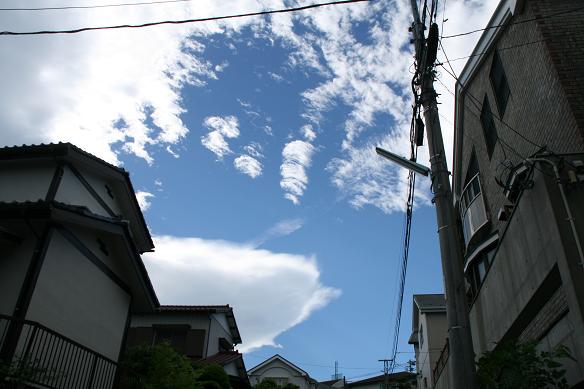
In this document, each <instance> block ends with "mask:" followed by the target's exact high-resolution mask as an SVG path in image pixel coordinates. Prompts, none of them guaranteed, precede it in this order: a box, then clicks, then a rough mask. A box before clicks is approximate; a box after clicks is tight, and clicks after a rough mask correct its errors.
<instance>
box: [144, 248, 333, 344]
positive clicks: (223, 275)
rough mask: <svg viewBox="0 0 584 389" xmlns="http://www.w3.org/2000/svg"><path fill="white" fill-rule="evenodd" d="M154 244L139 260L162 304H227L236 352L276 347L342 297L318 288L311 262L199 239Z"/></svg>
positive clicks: (291, 256)
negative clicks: (237, 336) (237, 340)
mask: <svg viewBox="0 0 584 389" xmlns="http://www.w3.org/2000/svg"><path fill="white" fill-rule="evenodd" d="M154 242H155V245H156V251H155V252H153V253H146V254H144V261H145V263H146V266H147V268H148V272H149V273H150V275H151V278H152V282H153V284H154V287H155V289H156V293H157V294H158V297H159V299H160V301H161V303H163V304H229V305H231V306H232V307H233V308H234V310H235V315H236V319H237V324H238V326H239V329H240V332H241V334H242V338H243V345H242V346H241V347H240V350H241V351H250V350H251V349H254V348H258V347H261V346H266V345H275V344H276V337H277V336H278V335H279V334H281V333H282V332H284V331H286V330H287V329H289V328H291V327H293V326H295V325H296V324H298V323H300V322H302V321H304V320H306V319H307V318H308V317H309V316H310V315H311V314H312V312H314V311H315V310H317V309H320V308H322V307H324V306H326V305H327V304H328V303H329V302H330V301H332V300H333V299H335V298H337V297H338V296H339V295H340V293H341V292H340V290H338V289H336V288H331V287H327V286H323V285H322V284H321V282H320V272H319V270H318V267H317V264H316V260H315V258H312V257H306V256H303V255H295V254H286V253H274V252H271V251H268V250H261V249H256V248H253V247H251V246H247V245H241V244H235V243H230V242H225V241H211V240H204V239H200V238H180V237H173V236H156V237H154ZM266 312H269V316H270V320H265V317H266Z"/></svg>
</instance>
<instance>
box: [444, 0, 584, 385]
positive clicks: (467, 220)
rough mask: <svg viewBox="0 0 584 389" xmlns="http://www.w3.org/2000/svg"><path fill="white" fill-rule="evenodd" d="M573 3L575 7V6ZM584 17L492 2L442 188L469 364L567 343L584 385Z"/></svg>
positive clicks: (553, 3)
mask: <svg viewBox="0 0 584 389" xmlns="http://www.w3.org/2000/svg"><path fill="white" fill-rule="evenodd" d="M578 8H579V9H578ZM583 19H584V10H583V9H582V7H577V4H576V3H575V2H573V1H567V0H524V1H521V0H502V1H501V2H500V4H499V5H498V7H497V9H496V11H495V13H494V15H493V16H492V18H491V20H490V21H489V24H488V26H487V27H488V28H487V29H486V30H485V31H484V32H483V34H482V36H481V38H480V39H479V42H478V44H477V46H476V47H475V49H474V51H473V54H472V56H471V58H470V59H469V61H468V63H467V64H466V66H465V68H464V70H463V71H462V73H461V74H460V76H459V78H458V81H457V84H456V113H455V115H456V117H455V133H454V137H455V140H454V166H453V193H454V198H455V206H456V208H457V210H458V212H459V215H460V224H461V231H462V235H463V236H462V237H461V241H462V242H463V246H464V247H463V248H462V249H463V251H464V253H465V256H464V258H465V259H464V261H465V263H464V268H465V274H466V277H467V281H468V297H469V305H470V311H469V316H470V323H471V330H472V337H473V346H474V351H475V358H477V359H478V358H479V357H480V356H481V355H482V354H483V353H484V352H485V351H490V350H493V348H494V347H496V345H497V344H499V343H501V342H504V341H507V340H513V339H516V340H519V341H526V340H534V341H537V342H538V345H539V346H538V347H539V348H540V349H541V350H551V349H553V348H555V347H556V346H558V345H560V344H561V345H564V346H567V347H568V348H569V349H570V351H571V353H572V355H573V356H574V357H575V359H576V361H572V360H565V361H564V364H565V366H564V367H565V368H566V369H567V370H568V373H567V378H568V381H569V384H570V385H574V386H576V385H584V373H583V372H584V267H583V265H584V254H583V250H582V247H583V245H584V94H583V93H582V90H584V51H583V50H582V49H583V48H584V33H583V31H582V29H581V27H580V24H581V20H583Z"/></svg>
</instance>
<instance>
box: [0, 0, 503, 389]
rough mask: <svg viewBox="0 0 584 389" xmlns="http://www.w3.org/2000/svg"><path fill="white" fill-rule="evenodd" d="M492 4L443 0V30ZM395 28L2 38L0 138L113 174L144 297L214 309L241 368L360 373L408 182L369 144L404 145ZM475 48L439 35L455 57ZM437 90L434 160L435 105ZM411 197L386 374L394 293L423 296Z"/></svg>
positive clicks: (116, 16) (251, 25)
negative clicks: (150, 293) (55, 148)
mask: <svg viewBox="0 0 584 389" xmlns="http://www.w3.org/2000/svg"><path fill="white" fill-rule="evenodd" d="M10 3H12V4H10ZM37 3H38V4H40V2H31V3H30V4H28V3H27V6H31V7H32V6H34V5H35V4H37ZM219 3H221V4H219ZM69 4H71V3H70V2H69V1H65V0H62V1H52V2H51V5H52V6H62V5H69ZM76 4H77V3H76ZM83 4H84V5H85V4H97V3H95V2H93V3H92V2H90V1H88V2H86V3H83ZM102 4H103V3H102ZM302 4H307V3H306V2H284V1H278V0H271V1H263V2H256V1H252V0H248V1H225V2H212V1H202V0H201V1H194V2H182V3H180V4H178V3H177V4H159V5H156V6H155V5H150V6H140V7H138V6H136V7H129V8H125V9H120V8H101V9H96V10H69V11H51V12H36V13H24V12H13V13H8V12H3V13H0V19H1V20H2V23H3V26H5V27H3V29H6V30H13V31H26V30H37V29H55V28H59V29H62V28H76V27H81V26H87V25H90V26H95V25H111V24H117V23H140V22H146V21H156V20H165V19H168V20H177V19H184V18H192V17H204V16H216V15H224V14H231V13H239V12H251V11H257V10H260V9H275V8H283V7H289V6H296V5H302ZM11 5H13V6H15V7H17V6H19V3H18V2H16V1H14V2H6V4H5V6H6V7H9V6H11ZM43 5H46V3H43ZM495 5H496V2H495V1H494V0H491V1H489V2H480V1H469V0H466V1H463V0H451V1H449V2H448V3H447V5H446V10H445V12H444V15H446V16H445V17H446V18H448V22H446V23H445V27H444V29H445V31H446V32H447V33H456V32H461V31H467V30H471V29H473V28H476V27H481V26H482V25H484V24H486V22H487V18H488V15H489V14H490V13H491V12H492V10H493V9H494V6H495ZM442 6H443V4H442V2H440V6H439V7H440V9H441V10H442ZM440 13H442V11H441V12H440ZM409 23H410V10H409V1H406V0H399V1H371V2H368V3H361V4H354V5H343V6H334V7H327V8H321V9H318V10H311V11H310V12H303V13H298V14H286V15H279V16H274V17H266V18H248V19H238V20H235V21H228V22H221V23H205V24H203V23H199V24H196V25H183V26H178V27H177V26H174V27H156V28H149V29H141V30H132V31H127V30H124V31H121V30H120V31H109V32H96V33H85V34H78V35H72V36H40V37H3V38H1V39H0V51H1V52H2V54H3V58H6V60H5V61H3V63H2V64H0V68H2V71H3V72H2V74H4V75H5V79H4V80H3V84H4V87H3V90H2V91H1V92H0V93H1V94H2V96H1V97H0V101H1V102H0V122H1V124H2V128H3V130H2V131H3V136H2V140H1V142H2V143H3V145H13V144H22V143H41V142H57V141H70V142H73V143H75V144H77V145H78V146H80V147H82V148H84V149H86V150H87V151H90V152H92V153H94V154H96V155H98V156H100V157H102V158H104V159H106V160H108V161H110V162H112V163H116V164H119V165H122V166H124V167H125V168H126V169H127V170H129V171H130V173H131V177H132V181H133V183H134V186H135V188H136V190H137V195H138V197H139V199H140V201H141V205H142V208H143V211H144V213H145V217H146V220H147V223H148V225H149V228H150V229H151V233H152V235H153V236H154V240H155V244H156V252H155V253H152V254H148V255H145V256H144V261H145V263H146V265H147V268H148V270H149V274H150V276H151V278H152V281H153V283H154V286H155V288H156V291H157V293H158V295H159V298H160V300H161V302H162V303H165V304H230V305H232V306H233V307H234V309H235V314H236V319H237V320H238V324H239V327H240V330H241V332H242V337H243V340H244V343H243V344H242V345H241V347H240V349H241V350H242V351H244V352H245V362H246V365H247V367H248V368H250V367H252V366H254V365H256V364H258V363H260V362H261V361H262V360H263V359H265V358H267V357H270V356H271V355H273V354H274V353H280V354H282V355H283V356H285V357H286V358H288V359H289V360H290V361H292V362H294V363H296V364H298V365H299V366H300V367H302V368H304V369H305V370H306V371H308V372H309V373H310V374H311V375H312V376H313V377H314V378H317V379H328V378H330V375H331V374H332V373H333V372H334V371H333V369H334V361H335V360H338V361H339V364H340V367H341V371H342V372H343V373H344V374H345V375H346V376H347V378H354V377H355V378H356V377H362V376H366V375H372V374H376V373H378V372H379V371H380V369H381V367H382V366H381V365H380V364H379V363H378V362H377V360H378V359H380V358H386V357H388V356H389V354H390V348H391V339H392V337H393V325H394V324H393V323H394V320H395V307H396V302H397V300H396V293H397V284H398V276H397V272H398V271H399V263H400V260H401V247H402V240H403V236H402V234H403V221H404V215H403V212H402V210H403V207H404V205H405V193H406V190H407V182H406V172H404V171H402V170H400V169H398V168H396V167H395V166H393V165H391V164H390V163H389V162H387V161H385V160H382V159H380V158H379V157H377V156H376V155H375V153H374V146H376V145H381V146H383V147H385V148H387V149H390V150H393V151H396V152H398V153H401V154H403V155H405V154H407V152H408V151H407V150H408V138H407V135H408V131H409V119H410V118H409V116H408V115H409V112H410V105H411V97H410V91H409V86H408V85H409V79H410V77H411V74H410V73H409V71H410V66H411V64H412V54H411V47H410V45H409V43H408V41H409V35H408V32H407V27H408V25H409ZM477 38H478V36H474V37H473V36H470V37H466V38H463V39H462V38H461V39H457V40H451V41H448V42H446V41H445V42H444V43H445V47H446V49H447V50H448V54H449V56H450V57H451V58H454V57H459V56H465V55H468V54H470V51H471V50H472V47H473V41H474V40H476V39H477ZM440 55H441V54H440V53H439V58H440ZM454 65H455V68H456V69H457V70H460V69H461V66H463V65H464V61H459V62H456V63H454ZM8 75H10V77H9V76H8ZM439 77H440V78H442V79H443V82H444V83H445V84H446V85H448V86H449V87H450V89H451V90H453V89H452V85H453V82H452V80H451V79H449V78H447V77H448V76H446V77H443V76H442V74H441V73H440V74H439ZM439 92H440V93H442V96H441V99H442V100H441V102H442V103H443V104H442V106H441V109H442V110H441V111H442V112H443V114H444V118H445V119H444V120H445V121H443V127H445V136H446V147H447V149H448V150H449V153H450V150H451V147H452V146H451V144H452V141H451V132H452V129H451V126H450V125H449V123H448V122H449V118H452V106H453V101H452V100H453V99H452V97H451V96H450V95H449V94H448V92H447V91H446V90H444V89H440V90H439ZM420 156H421V159H422V161H426V160H427V158H428V157H427V150H426V149H425V147H422V148H421V149H420ZM417 193H418V198H417V200H416V204H417V206H416V209H415V212H414V224H413V228H412V231H413V237H412V240H411V249H410V266H409V269H408V276H407V282H406V291H405V297H404V299H405V301H404V306H403V316H402V317H403V319H402V326H401V334H400V343H399V346H398V351H399V353H398V362H399V363H404V362H405V361H407V360H408V359H410V358H412V357H413V354H412V353H411V351H412V350H411V347H409V346H408V345H407V338H408V337H409V335H410V331H411V299H412V294H413V293H439V292H441V290H442V280H441V275H440V261H439V251H438V245H437V235H436V224H435V217H434V210H433V208H432V207H431V206H430V202H429V198H430V197H429V185H428V182H427V180H425V179H420V180H419V185H418V188H417ZM399 369H401V367H400V366H398V370H399Z"/></svg>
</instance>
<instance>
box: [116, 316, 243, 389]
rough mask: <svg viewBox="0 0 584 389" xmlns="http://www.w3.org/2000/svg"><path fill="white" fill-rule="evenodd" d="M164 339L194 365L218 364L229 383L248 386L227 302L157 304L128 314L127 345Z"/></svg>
mask: <svg viewBox="0 0 584 389" xmlns="http://www.w3.org/2000/svg"><path fill="white" fill-rule="evenodd" d="M161 342H168V343H169V344H170V345H171V346H172V347H173V348H174V349H176V350H177V351H178V352H180V353H181V354H184V355H186V356H187V357H189V358H190V359H191V360H192V361H193V362H196V363H197V364H218V365H220V366H222V367H223V369H224V370H225V372H226V373H227V375H229V378H230V382H231V386H232V387H233V388H235V389H237V388H248V387H249V385H250V384H249V379H248V376H247V372H246V369H245V364H244V362H243V356H242V354H240V353H239V352H238V351H235V346H236V345H238V344H240V343H241V335H240V333H239V329H238V327H237V323H236V321H235V316H234V314H233V308H231V307H230V306H229V305H161V306H160V307H158V308H157V309H156V310H155V311H154V312H150V313H138V314H134V315H132V318H131V322H130V329H129V331H128V341H127V343H126V346H127V347H133V346H137V345H140V344H147V345H153V344H157V343H161Z"/></svg>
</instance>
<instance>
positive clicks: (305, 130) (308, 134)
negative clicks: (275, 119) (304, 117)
mask: <svg viewBox="0 0 584 389" xmlns="http://www.w3.org/2000/svg"><path fill="white" fill-rule="evenodd" d="M300 132H301V133H302V135H303V136H304V138H305V139H306V140H307V141H309V142H312V141H313V140H314V139H315V138H316V132H314V130H313V129H312V126H311V125H310V124H306V125H304V126H302V128H301V129H300Z"/></svg>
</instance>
